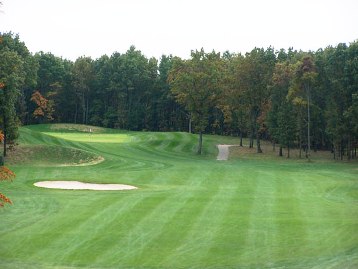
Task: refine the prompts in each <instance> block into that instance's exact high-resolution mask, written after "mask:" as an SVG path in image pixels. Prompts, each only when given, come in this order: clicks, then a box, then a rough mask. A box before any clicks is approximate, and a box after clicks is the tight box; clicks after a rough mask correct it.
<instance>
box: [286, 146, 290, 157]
mask: <svg viewBox="0 0 358 269" xmlns="http://www.w3.org/2000/svg"><path fill="white" fill-rule="evenodd" d="M287 158H290V143H287Z"/></svg>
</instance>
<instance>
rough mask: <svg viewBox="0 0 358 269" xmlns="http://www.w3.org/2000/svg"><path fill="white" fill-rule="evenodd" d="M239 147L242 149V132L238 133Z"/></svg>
mask: <svg viewBox="0 0 358 269" xmlns="http://www.w3.org/2000/svg"><path fill="white" fill-rule="evenodd" d="M240 147H243V145H242V132H241V131H240Z"/></svg>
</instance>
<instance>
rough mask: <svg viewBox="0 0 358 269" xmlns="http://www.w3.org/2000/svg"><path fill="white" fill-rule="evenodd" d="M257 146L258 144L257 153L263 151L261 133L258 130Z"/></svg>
mask: <svg viewBox="0 0 358 269" xmlns="http://www.w3.org/2000/svg"><path fill="white" fill-rule="evenodd" d="M256 146H257V153H262V149H261V142H260V134H259V132H258V131H256Z"/></svg>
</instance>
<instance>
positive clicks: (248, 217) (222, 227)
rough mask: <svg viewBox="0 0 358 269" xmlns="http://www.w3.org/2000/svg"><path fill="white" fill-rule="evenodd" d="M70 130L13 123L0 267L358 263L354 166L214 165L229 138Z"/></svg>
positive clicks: (245, 161)
mask: <svg viewBox="0 0 358 269" xmlns="http://www.w3.org/2000/svg"><path fill="white" fill-rule="evenodd" d="M80 127H81V126H80V125H78V126H76V125H71V126H70V125H36V126H25V127H21V128H20V139H19V141H18V142H19V146H18V152H19V153H13V152H11V153H10V157H9V159H8V163H7V165H8V166H9V167H10V168H11V169H12V170H13V171H14V172H15V173H16V178H15V180H14V181H13V182H1V183H0V190H1V192H2V193H4V194H5V195H7V196H8V197H9V198H11V199H12V201H13V205H7V206H5V207H4V208H2V209H0V268H2V269H5V268H11V269H13V268H36V269H39V268H57V269H65V268H72V269H73V268H142V269H144V268H148V269H149V268H151V269H154V268H173V269H176V268H178V269H179V268H203V269H204V268H206V269H210V268H211V269H214V268H223V269H227V268H228V269H229V268H245V269H248V268H297V269H298V268H300V269H301V268H322V269H327V268H337V269H341V268H351V269H353V268H358V232H357V231H358V165H357V162H335V161H333V160H332V161H331V160H313V161H312V162H307V161H306V160H293V159H286V158H279V157H277V158H261V157H252V158H251V157H250V158H240V157H237V156H236V155H235V156H236V157H235V156H232V157H231V158H229V160H228V161H217V160H216V156H217V154H218V150H217V147H216V145H218V144H230V145H234V144H238V142H239V139H238V138H233V137H223V136H210V135H206V136H204V145H203V146H204V148H203V151H204V154H203V155H202V156H199V155H197V154H196V144H197V139H198V137H197V135H194V134H188V133H182V132H170V133H161V132H158V133H153V132H129V131H119V130H111V129H104V128H94V127H93V132H91V133H89V132H86V128H82V127H81V128H80ZM236 150H238V151H239V150H240V148H238V149H236ZM255 156H256V155H255ZM38 181H80V182H86V183H106V184H127V185H133V186H136V187H137V188H138V189H134V190H125V191H95V190H60V189H46V188H38V187H36V186H34V183H36V182H38Z"/></svg>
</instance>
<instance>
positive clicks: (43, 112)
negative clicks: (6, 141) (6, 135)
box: [30, 91, 53, 120]
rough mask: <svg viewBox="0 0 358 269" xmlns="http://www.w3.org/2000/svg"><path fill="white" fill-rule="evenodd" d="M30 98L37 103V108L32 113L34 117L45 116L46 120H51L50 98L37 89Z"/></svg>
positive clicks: (51, 106)
mask: <svg viewBox="0 0 358 269" xmlns="http://www.w3.org/2000/svg"><path fill="white" fill-rule="evenodd" d="M30 100H31V101H32V102H34V103H35V104H36V105H37V108H36V109H35V111H34V112H33V113H32V115H33V116H34V117H35V118H43V117H46V119H47V120H53V117H52V113H53V104H52V103H51V101H50V100H48V99H46V98H45V97H43V96H42V95H41V93H40V92H39V91H34V93H33V94H32V96H31V99H30Z"/></svg>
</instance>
